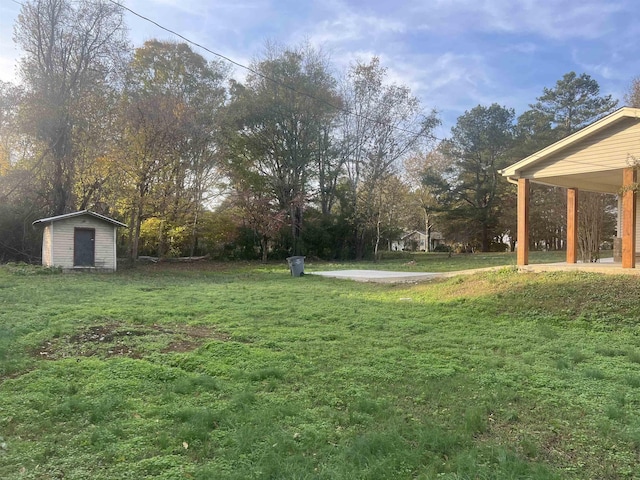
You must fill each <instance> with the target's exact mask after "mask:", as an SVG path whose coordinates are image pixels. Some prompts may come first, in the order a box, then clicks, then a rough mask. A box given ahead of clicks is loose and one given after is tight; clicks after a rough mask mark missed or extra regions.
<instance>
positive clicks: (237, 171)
mask: <svg viewBox="0 0 640 480" xmlns="http://www.w3.org/2000/svg"><path fill="white" fill-rule="evenodd" d="M252 69H253V70H254V72H255V73H251V74H249V75H248V77H247V79H246V82H245V84H244V85H242V84H238V83H236V84H235V85H234V87H233V88H232V91H231V93H232V95H231V102H230V104H229V107H228V109H227V111H226V115H225V131H226V148H227V149H226V159H227V168H228V172H229V174H230V175H231V176H232V177H235V178H236V179H238V180H239V181H241V182H242V183H244V184H248V185H251V187H252V188H253V189H254V190H258V189H265V191H264V193H268V194H269V195H271V196H272V198H274V199H275V200H276V201H277V203H278V208H277V211H286V212H288V224H289V226H290V235H289V241H290V243H289V250H290V251H291V252H292V253H293V254H299V253H301V250H302V244H301V238H302V231H303V223H304V221H303V220H304V218H303V217H304V211H305V208H306V205H307V203H308V202H309V199H310V198H311V197H312V196H313V195H312V193H313V192H312V191H311V190H312V189H313V185H314V184H315V185H317V182H318V181H319V182H320V189H321V192H322V195H325V194H329V193H330V192H327V191H326V188H327V187H328V186H329V185H333V186H335V184H336V181H337V179H336V178H337V175H338V174H339V167H338V166H335V165H334V164H333V163H332V162H331V155H332V153H331V151H330V148H331V142H330V139H329V136H328V133H329V131H328V127H329V126H331V125H332V124H333V121H334V119H335V117H336V114H337V109H336V107H335V105H339V104H340V99H339V97H338V95H337V93H336V83H335V79H334V78H333V76H332V75H331V74H330V71H329V66H328V63H327V61H326V58H325V56H324V55H323V54H322V52H319V51H316V50H314V49H312V48H310V47H306V46H305V47H300V48H281V47H277V46H275V45H268V46H267V49H266V52H265V54H264V57H263V58H262V59H261V60H259V61H257V62H255V63H254V64H253V65H252ZM322 201H323V202H325V207H324V208H325V210H326V211H327V212H328V211H329V210H330V207H329V203H330V202H331V201H332V200H330V199H329V198H328V197H326V198H324V197H323V200H322Z"/></svg>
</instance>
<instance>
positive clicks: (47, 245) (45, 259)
mask: <svg viewBox="0 0 640 480" xmlns="http://www.w3.org/2000/svg"><path fill="white" fill-rule="evenodd" d="M52 233H53V223H50V224H48V225H47V226H46V227H44V232H42V265H44V266H45V267H51V266H53V260H52V258H51V235H52Z"/></svg>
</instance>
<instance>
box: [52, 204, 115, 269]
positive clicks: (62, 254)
mask: <svg viewBox="0 0 640 480" xmlns="http://www.w3.org/2000/svg"><path fill="white" fill-rule="evenodd" d="M54 225H55V230H54V235H53V238H52V244H53V264H54V265H55V266H59V267H62V268H64V269H71V268H73V267H74V265H73V242H74V231H75V229H76V228H93V229H94V230H95V242H94V248H95V267H96V268H97V269H105V270H115V269H116V258H115V242H114V238H115V236H114V235H115V234H114V231H115V226H114V225H111V224H109V223H106V222H103V221H101V220H98V219H96V218H93V217H91V216H88V215H86V216H80V217H73V218H68V219H64V220H58V221H56V222H54ZM43 262H44V256H43Z"/></svg>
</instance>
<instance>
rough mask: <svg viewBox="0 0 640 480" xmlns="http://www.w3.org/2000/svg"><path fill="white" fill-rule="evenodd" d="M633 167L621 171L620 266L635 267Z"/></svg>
mask: <svg viewBox="0 0 640 480" xmlns="http://www.w3.org/2000/svg"><path fill="white" fill-rule="evenodd" d="M636 177H637V175H636V170H635V168H625V169H624V170H623V172H622V268H636V192H635V190H633V187H634V184H635V183H636Z"/></svg>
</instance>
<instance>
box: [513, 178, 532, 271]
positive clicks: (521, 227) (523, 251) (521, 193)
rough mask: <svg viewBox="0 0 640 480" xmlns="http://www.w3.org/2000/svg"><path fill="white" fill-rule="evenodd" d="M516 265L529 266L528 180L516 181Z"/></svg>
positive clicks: (520, 179)
mask: <svg viewBox="0 0 640 480" xmlns="http://www.w3.org/2000/svg"><path fill="white" fill-rule="evenodd" d="M516 256H517V261H518V265H529V179H528V178H519V179H518V249H517V255H516Z"/></svg>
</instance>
